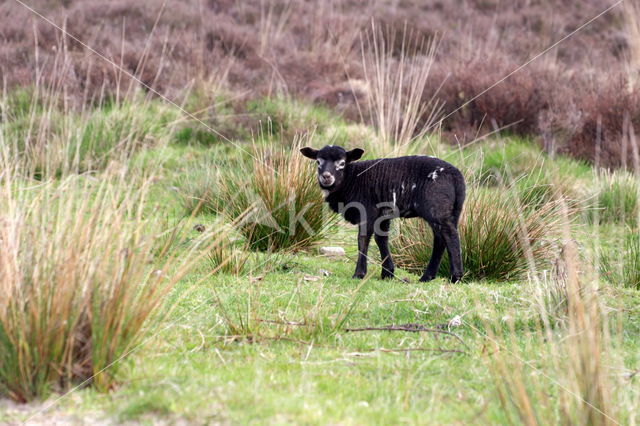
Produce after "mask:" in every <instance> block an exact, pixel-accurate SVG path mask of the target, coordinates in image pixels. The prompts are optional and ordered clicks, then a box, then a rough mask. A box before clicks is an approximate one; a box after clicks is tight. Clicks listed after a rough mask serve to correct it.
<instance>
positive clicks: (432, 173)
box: [427, 170, 438, 180]
mask: <svg viewBox="0 0 640 426" xmlns="http://www.w3.org/2000/svg"><path fill="white" fill-rule="evenodd" d="M427 176H428V177H430V178H431V179H432V180H436V179H437V178H438V171H437V170H434V171H432V172H431V173H429V174H428V175H427Z"/></svg>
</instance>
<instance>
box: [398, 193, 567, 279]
mask: <svg viewBox="0 0 640 426" xmlns="http://www.w3.org/2000/svg"><path fill="white" fill-rule="evenodd" d="M467 194H468V195H467V200H466V202H465V206H464V209H463V211H462V216H461V218H460V223H459V226H458V229H459V233H460V244H461V247H462V261H463V264H464V267H465V277H464V278H465V279H466V280H482V279H488V280H497V281H505V280H509V279H515V278H518V277H522V276H523V275H524V274H525V273H526V272H527V271H529V270H531V268H534V269H535V268H543V267H545V266H548V265H549V263H550V262H551V261H552V260H554V259H555V255H556V250H555V244H554V239H555V238H556V237H557V236H558V233H559V227H560V226H561V225H562V223H563V219H562V216H561V214H560V203H559V202H548V203H545V204H544V205H543V206H541V207H540V208H537V209H534V208H530V206H529V205H528V204H527V202H525V201H523V200H519V199H518V196H517V192H516V191H515V190H513V189H510V190H507V189H506V188H504V187H503V188H487V187H482V186H479V187H473V188H469V190H468V191H467ZM432 244H433V235H432V232H431V230H430V228H429V226H428V225H427V223H426V222H425V221H423V220H413V219H412V220H408V221H403V222H402V223H401V224H399V227H398V233H397V236H396V237H395V241H393V243H392V244H391V247H392V250H393V251H394V252H395V254H394V258H395V259H396V263H397V265H398V266H400V267H403V268H407V269H409V270H410V271H412V272H416V273H418V272H422V271H421V268H423V267H424V265H426V264H427V263H428V261H429V256H430V255H431V251H432ZM448 271H449V265H448V260H447V258H446V256H445V259H443V262H442V265H441V268H440V273H441V274H445V275H446V274H448Z"/></svg>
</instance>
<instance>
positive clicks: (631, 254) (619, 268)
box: [600, 228, 640, 289]
mask: <svg viewBox="0 0 640 426" xmlns="http://www.w3.org/2000/svg"><path fill="white" fill-rule="evenodd" d="M600 271H601V273H602V276H603V277H604V278H606V279H607V280H608V281H609V282H611V283H612V284H613V285H619V286H623V287H630V288H635V289H640V234H638V231H637V230H633V229H629V228H627V229H626V230H625V232H624V235H623V236H622V237H621V238H620V240H619V241H618V242H617V243H616V244H615V245H614V246H613V247H609V248H608V249H604V250H602V256H601V264H600Z"/></svg>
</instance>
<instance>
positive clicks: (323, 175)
mask: <svg viewBox="0 0 640 426" xmlns="http://www.w3.org/2000/svg"><path fill="white" fill-rule="evenodd" d="M322 177H323V178H325V179H330V178H331V173H329V172H324V173H322Z"/></svg>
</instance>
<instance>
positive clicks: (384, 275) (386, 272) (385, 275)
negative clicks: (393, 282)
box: [380, 268, 396, 280]
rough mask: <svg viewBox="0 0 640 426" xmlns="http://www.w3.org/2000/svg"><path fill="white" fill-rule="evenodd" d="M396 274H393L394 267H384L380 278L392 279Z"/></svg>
mask: <svg viewBox="0 0 640 426" xmlns="http://www.w3.org/2000/svg"><path fill="white" fill-rule="evenodd" d="M395 277H396V276H395V275H394V274H393V269H392V270H388V269H384V268H383V269H382V274H380V278H381V279H383V280H390V279H393V278H395Z"/></svg>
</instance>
